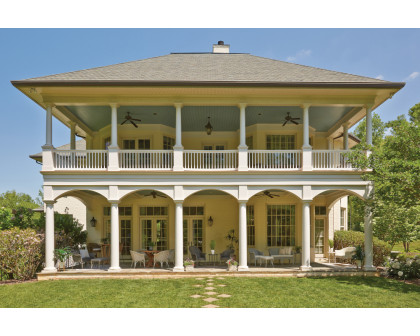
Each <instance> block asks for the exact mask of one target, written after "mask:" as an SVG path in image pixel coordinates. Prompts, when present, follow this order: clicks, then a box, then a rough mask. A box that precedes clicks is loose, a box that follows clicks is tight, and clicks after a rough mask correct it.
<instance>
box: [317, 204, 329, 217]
mask: <svg viewBox="0 0 420 336" xmlns="http://www.w3.org/2000/svg"><path fill="white" fill-rule="evenodd" d="M326 214H327V207H325V206H315V216H325V215H326Z"/></svg>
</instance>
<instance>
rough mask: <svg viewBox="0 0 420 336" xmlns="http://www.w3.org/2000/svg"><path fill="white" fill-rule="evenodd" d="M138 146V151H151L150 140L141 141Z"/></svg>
mask: <svg viewBox="0 0 420 336" xmlns="http://www.w3.org/2000/svg"><path fill="white" fill-rule="evenodd" d="M138 145H139V148H138V149H150V139H139V140H138Z"/></svg>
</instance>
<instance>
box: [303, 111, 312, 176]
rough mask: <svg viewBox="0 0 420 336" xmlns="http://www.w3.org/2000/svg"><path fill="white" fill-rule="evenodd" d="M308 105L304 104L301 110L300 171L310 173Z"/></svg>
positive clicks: (310, 153)
mask: <svg viewBox="0 0 420 336" xmlns="http://www.w3.org/2000/svg"><path fill="white" fill-rule="evenodd" d="M309 106H310V105H309V104H304V105H303V106H302V108H303V139H302V140H303V141H302V170H303V171H311V170H312V169H313V167H312V147H311V145H310V144H309Z"/></svg>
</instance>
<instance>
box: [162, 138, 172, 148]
mask: <svg viewBox="0 0 420 336" xmlns="http://www.w3.org/2000/svg"><path fill="white" fill-rule="evenodd" d="M174 145H175V139H174V138H170V137H167V136H164V137H163V149H170V150H172V149H173V147H174Z"/></svg>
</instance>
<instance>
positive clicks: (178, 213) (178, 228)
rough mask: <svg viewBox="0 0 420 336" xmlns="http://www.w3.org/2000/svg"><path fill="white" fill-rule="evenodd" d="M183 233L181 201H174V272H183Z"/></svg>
mask: <svg viewBox="0 0 420 336" xmlns="http://www.w3.org/2000/svg"><path fill="white" fill-rule="evenodd" d="M183 235H184V232H183V210H182V201H175V266H174V269H173V271H174V272H184V246H183V245H184V239H183V238H184V237H183Z"/></svg>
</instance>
